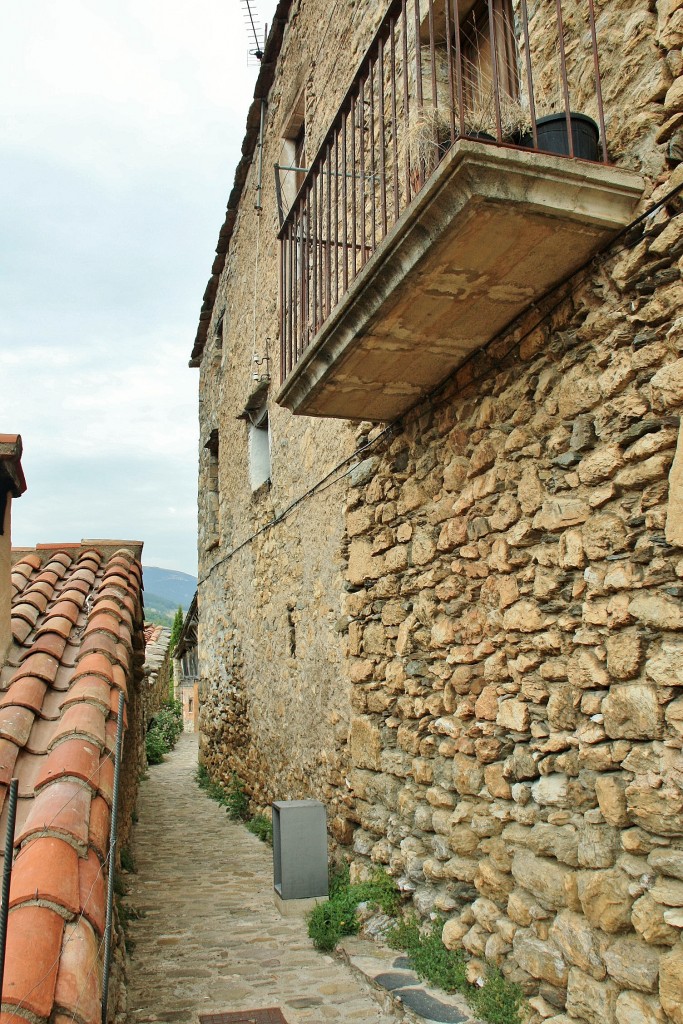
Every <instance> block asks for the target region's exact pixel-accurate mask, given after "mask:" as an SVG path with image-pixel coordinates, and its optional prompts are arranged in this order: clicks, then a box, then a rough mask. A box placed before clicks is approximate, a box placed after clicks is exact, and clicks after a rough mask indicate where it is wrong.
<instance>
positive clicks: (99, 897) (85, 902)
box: [78, 849, 106, 935]
mask: <svg viewBox="0 0 683 1024" xmlns="http://www.w3.org/2000/svg"><path fill="white" fill-rule="evenodd" d="M78 892H79V901H80V904H81V906H80V909H81V912H82V913H83V916H84V917H86V918H87V919H88V921H90V924H91V925H92V926H93V928H95V929H96V931H98V932H99V934H100V935H104V921H105V912H106V893H105V876H104V871H103V869H102V865H101V864H100V859H99V857H98V856H97V854H96V853H95V851H94V850H92V849H91V850H88V854H87V856H86V857H79V858H78Z"/></svg>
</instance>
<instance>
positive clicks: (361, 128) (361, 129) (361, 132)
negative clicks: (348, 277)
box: [358, 78, 365, 267]
mask: <svg viewBox="0 0 683 1024" xmlns="http://www.w3.org/2000/svg"><path fill="white" fill-rule="evenodd" d="M359 98H360V106H359V108H358V109H359V111H360V112H359V114H358V145H359V147H360V162H359V167H358V171H359V175H358V176H359V179H360V265H361V267H363V266H364V265H365V79H364V78H361V80H360V97H359Z"/></svg>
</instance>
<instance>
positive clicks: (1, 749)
mask: <svg viewBox="0 0 683 1024" xmlns="http://www.w3.org/2000/svg"><path fill="white" fill-rule="evenodd" d="M18 753H19V747H18V746H17V745H16V743H12V741H11V740H0V785H3V786H9V784H10V781H11V779H12V777H13V775H14V766H15V764H16V762H17V755H18Z"/></svg>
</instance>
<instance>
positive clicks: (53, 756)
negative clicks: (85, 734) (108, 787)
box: [34, 739, 104, 795]
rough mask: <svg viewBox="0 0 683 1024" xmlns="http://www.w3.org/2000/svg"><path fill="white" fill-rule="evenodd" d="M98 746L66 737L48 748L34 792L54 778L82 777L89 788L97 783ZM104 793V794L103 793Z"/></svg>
mask: <svg viewBox="0 0 683 1024" xmlns="http://www.w3.org/2000/svg"><path fill="white" fill-rule="evenodd" d="M99 767H100V748H99V747H98V746H96V744H94V743H89V742H88V741H87V740H84V739H66V740H64V741H63V742H62V743H58V744H57V745H56V746H53V747H52V748H51V749H50V753H49V754H48V755H47V757H45V758H43V764H42V765H41V768H40V770H39V772H38V775H37V776H36V781H35V783H34V788H35V790H36V792H37V791H38V790H39V789H41V788H42V786H45V785H46V784H47V783H48V782H53V781H54V780H55V779H65V778H75V779H82V780H83V782H86V783H87V784H88V785H89V786H90V787H91V789H93V790H96V789H97V787H98V784H99V774H100V772H99ZM103 795H104V794H103Z"/></svg>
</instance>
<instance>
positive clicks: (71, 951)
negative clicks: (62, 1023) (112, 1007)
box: [54, 920, 101, 1024]
mask: <svg viewBox="0 0 683 1024" xmlns="http://www.w3.org/2000/svg"><path fill="white" fill-rule="evenodd" d="M98 966H99V958H98V948H97V939H96V937H95V933H94V932H93V930H92V928H91V926H90V925H89V924H88V922H87V921H83V920H78V921H75V922H74V923H73V924H68V925H67V926H66V928H65V929H64V941H63V942H62V956H61V960H60V964H59V974H58V975H57V985H56V988H55V997H54V998H55V1004H56V1005H57V1006H59V1007H60V1008H61V1009H62V1010H64V1011H66V1013H67V1014H69V1015H70V1016H72V1017H73V1018H78V1019H79V1020H82V1021H83V1022H84V1024H99V1021H100V1019H101V1009H100V1002H99V992H100V981H99V970H98Z"/></svg>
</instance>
